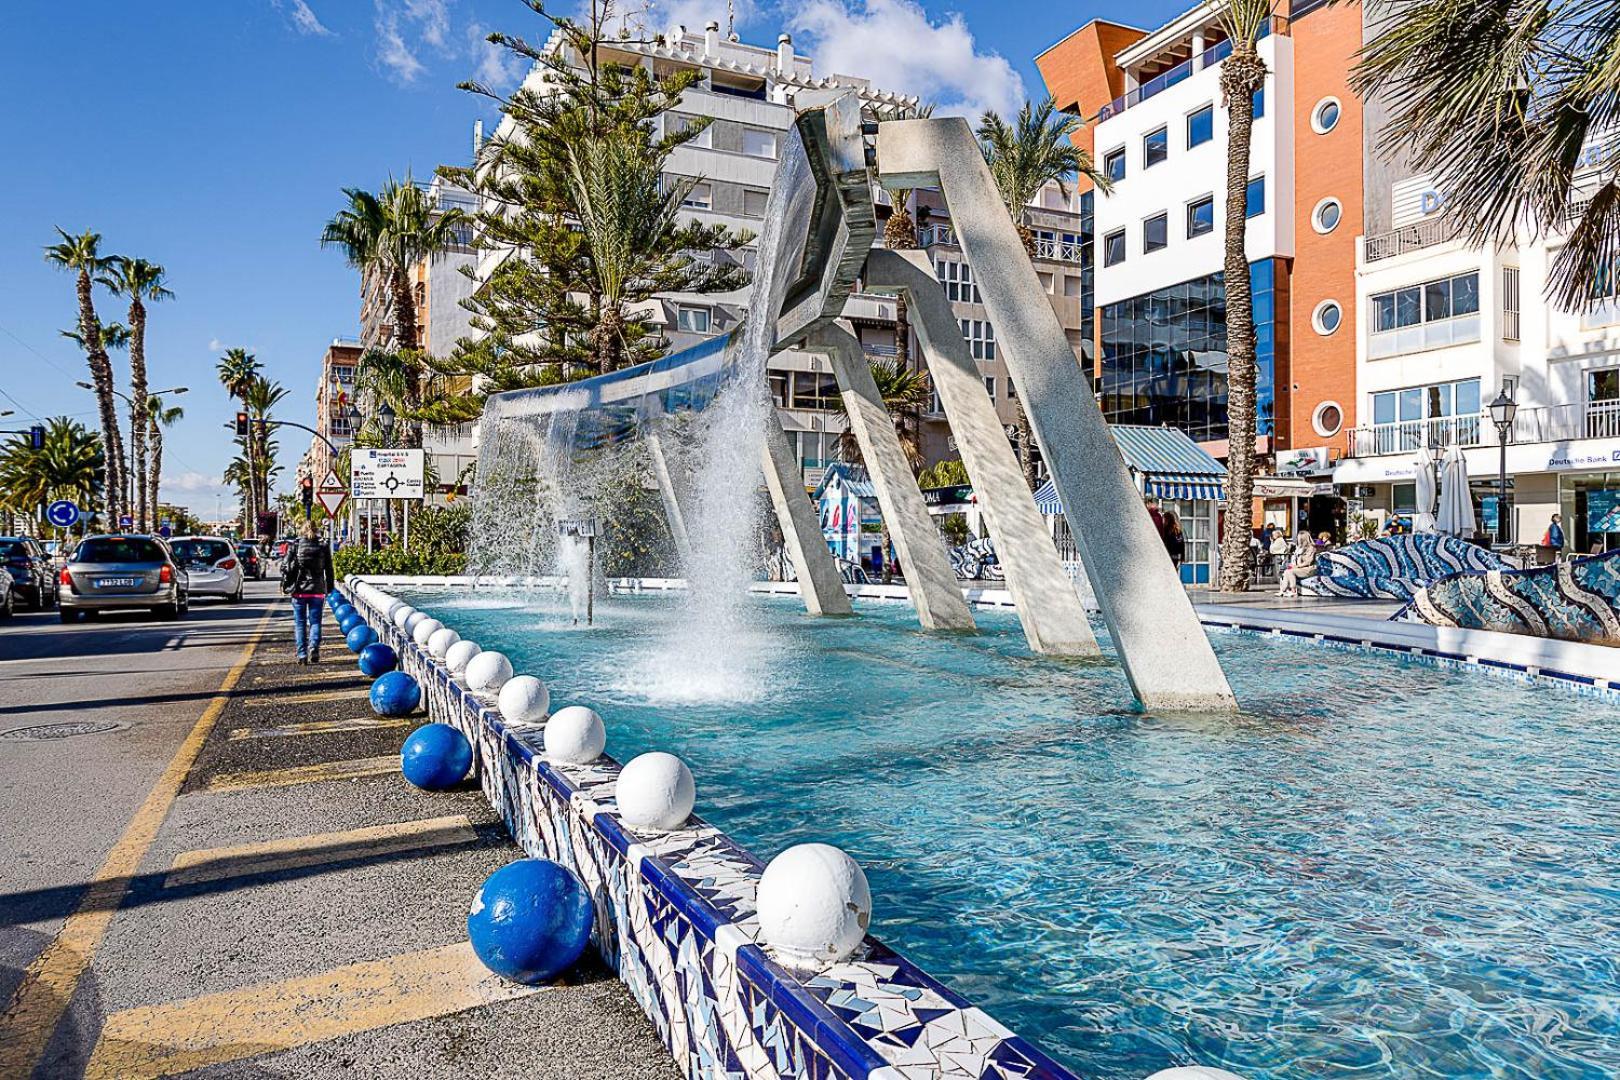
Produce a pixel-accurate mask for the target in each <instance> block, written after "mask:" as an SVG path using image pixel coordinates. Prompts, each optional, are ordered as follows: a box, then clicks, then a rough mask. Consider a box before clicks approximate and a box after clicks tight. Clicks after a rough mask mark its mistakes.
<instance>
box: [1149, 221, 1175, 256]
mask: <svg viewBox="0 0 1620 1080" xmlns="http://www.w3.org/2000/svg"><path fill="white" fill-rule="evenodd" d="M1169 243H1170V218H1169V217H1168V216H1167V215H1165V214H1155V215H1154V216H1153V217H1150V218H1148V219H1147V220H1146V221H1144V222H1142V253H1143V254H1147V253H1149V252H1153V251H1162V250H1163V249H1164V248H1165V246H1166V245H1168V244H1169Z"/></svg>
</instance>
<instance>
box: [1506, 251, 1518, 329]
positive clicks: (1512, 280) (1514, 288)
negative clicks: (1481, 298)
mask: <svg viewBox="0 0 1620 1080" xmlns="http://www.w3.org/2000/svg"><path fill="white" fill-rule="evenodd" d="M1502 340H1503V341H1518V340H1519V268H1518V267H1517V266H1504V267H1502Z"/></svg>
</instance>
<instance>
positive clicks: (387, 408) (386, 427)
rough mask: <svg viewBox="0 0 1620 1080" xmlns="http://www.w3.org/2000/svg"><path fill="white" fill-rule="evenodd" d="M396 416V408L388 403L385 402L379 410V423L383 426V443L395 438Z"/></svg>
mask: <svg viewBox="0 0 1620 1080" xmlns="http://www.w3.org/2000/svg"><path fill="white" fill-rule="evenodd" d="M394 415H395V414H394V407H393V406H392V405H390V404H388V402H386V401H385V402H383V404H382V408H380V409H378V410H377V423H378V424H380V425H382V437H383V442H388V441H389V440H390V439H392V438H393V437H394Z"/></svg>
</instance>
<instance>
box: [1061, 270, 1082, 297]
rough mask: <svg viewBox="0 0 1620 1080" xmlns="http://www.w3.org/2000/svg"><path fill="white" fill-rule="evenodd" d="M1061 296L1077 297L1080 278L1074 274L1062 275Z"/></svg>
mask: <svg viewBox="0 0 1620 1080" xmlns="http://www.w3.org/2000/svg"><path fill="white" fill-rule="evenodd" d="M1063 295H1064V296H1074V297H1078V296H1079V295H1080V278H1079V277H1078V276H1077V275H1075V274H1064V275H1063Z"/></svg>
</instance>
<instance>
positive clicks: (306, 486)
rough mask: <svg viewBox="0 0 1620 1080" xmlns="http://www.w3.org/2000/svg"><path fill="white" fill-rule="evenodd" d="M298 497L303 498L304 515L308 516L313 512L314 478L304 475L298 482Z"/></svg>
mask: <svg viewBox="0 0 1620 1080" xmlns="http://www.w3.org/2000/svg"><path fill="white" fill-rule="evenodd" d="M298 495H299V498H301V499H303V500H304V516H305V517H310V516H312V515H313V514H314V513H315V478H314V477H313V476H306V477H304V478H303V479H302V480H300V481H299V482H298Z"/></svg>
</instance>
